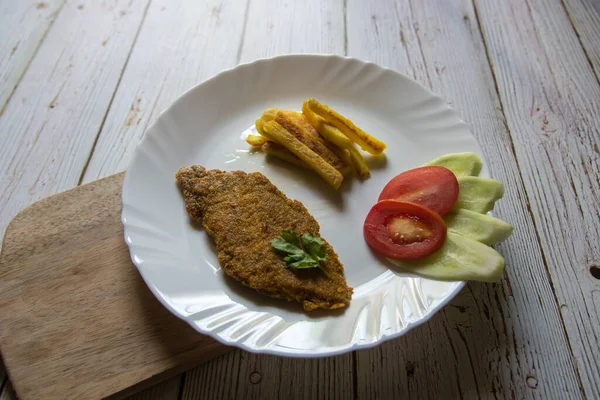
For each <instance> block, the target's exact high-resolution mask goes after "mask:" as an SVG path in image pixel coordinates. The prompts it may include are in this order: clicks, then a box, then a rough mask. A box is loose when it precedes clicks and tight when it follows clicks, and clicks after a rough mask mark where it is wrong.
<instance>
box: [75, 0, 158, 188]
mask: <svg viewBox="0 0 600 400" xmlns="http://www.w3.org/2000/svg"><path fill="white" fill-rule="evenodd" d="M150 3H152V0H148V3H147V4H146V7H145V8H144V13H143V14H142V19H141V22H140V24H139V26H138V28H137V31H136V32H135V35H134V38H133V41H132V42H131V46H130V47H129V52H128V53H127V57H126V58H125V63H124V64H123V68H121V73H120V74H119V79H118V80H117V85H116V86H115V90H114V91H113V93H112V96H111V97H110V100H109V102H108V106H107V107H106V111H105V112H104V116H103V117H102V122H100V127H99V128H98V131H97V132H96V137H95V138H94V142H93V143H92V148H91V149H90V152H89V155H88V158H87V160H86V162H85V165H84V166H83V168H82V169H81V174H80V175H79V180H78V181H77V186H80V185H81V184H82V183H83V178H84V176H85V173H86V171H87V169H88V166H89V165H90V161H91V160H92V157H93V155H94V151H95V150H96V145H97V144H98V139H99V138H100V134H101V133H102V128H104V123H105V122H106V117H107V116H108V113H109V111H110V108H111V106H112V103H113V101H114V99H115V95H116V94H117V91H118V90H119V86H121V80H122V79H123V75H124V74H125V69H126V68H127V64H129V59H130V58H131V53H133V48H134V47H135V44H136V43H137V39H138V37H139V35H140V31H141V30H142V26H143V25H144V21H146V15H147V14H148V9H149V8H150Z"/></svg>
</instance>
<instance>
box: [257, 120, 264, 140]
mask: <svg viewBox="0 0 600 400" xmlns="http://www.w3.org/2000/svg"><path fill="white" fill-rule="evenodd" d="M263 125H264V121H263V120H262V119H257V120H256V121H255V122H254V126H255V127H256V131H257V132H258V133H260V134H261V136H265V131H264V129H263Z"/></svg>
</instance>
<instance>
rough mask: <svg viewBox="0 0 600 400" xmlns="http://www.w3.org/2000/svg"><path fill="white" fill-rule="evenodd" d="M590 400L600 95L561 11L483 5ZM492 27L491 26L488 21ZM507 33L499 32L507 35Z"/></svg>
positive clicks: (534, 210)
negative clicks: (592, 271) (592, 270)
mask: <svg viewBox="0 0 600 400" xmlns="http://www.w3.org/2000/svg"><path fill="white" fill-rule="evenodd" d="M476 7H477V12H478V15H479V16H480V19H481V21H482V31H483V34H484V38H485V41H486V45H487V51H488V55H489V57H490V59H491V61H492V62H493V65H494V76H495V80H496V83H497V87H498V90H499V93H500V99H501V101H502V105H503V109H504V113H505V115H506V120H507V123H508V126H509V128H510V131H511V137H512V140H513V146H514V149H515V154H516V156H517V160H518V162H519V166H520V171H521V176H522V178H523V182H524V184H525V188H526V197H524V198H523V201H524V202H525V203H526V204H527V207H528V209H529V211H530V212H531V214H532V216H533V219H534V222H535V224H536V227H537V231H538V233H539V237H538V240H539V242H540V245H541V246H542V249H543V250H544V255H545V258H544V260H543V261H544V263H545V266H546V268H547V270H548V272H549V274H550V276H551V279H552V285H553V288H554V292H555V296H556V300H557V302H558V304H559V305H560V311H561V314H562V317H563V319H564V321H565V324H564V325H565V330H566V333H567V336H568V338H569V342H570V345H571V349H572V351H573V355H574V359H575V362H576V365H577V367H578V371H579V374H580V377H581V382H582V385H583V389H584V392H585V394H586V395H587V397H588V398H590V399H597V398H600V346H598V343H600V340H599V339H600V323H598V320H599V317H600V314H599V313H600V296H599V295H598V294H599V293H600V281H599V280H598V279H596V278H594V277H593V276H592V274H591V269H592V268H593V267H594V266H597V265H598V264H599V263H600V236H599V233H598V226H599V225H600V172H599V171H600V169H599V168H598V165H599V162H600V151H599V150H598V149H599V148H600V120H599V119H598V116H597V110H599V109H600V85H598V81H597V79H596V76H595V75H594V72H593V70H592V68H591V66H590V64H589V62H588V60H587V58H586V55H585V53H584V51H583V49H582V47H581V45H580V43H579V40H578V38H577V35H576V32H575V31H574V29H573V26H572V24H571V22H570V20H569V17H568V15H567V13H566V11H565V9H564V8H563V5H562V4H561V3H560V2H559V1H550V2H549V1H544V0H541V1H538V0H528V1H523V2H521V1H511V2H495V1H476ZM492 20H493V21H495V22H494V23H492V22H491V21H492ZM500 27H501V28H500Z"/></svg>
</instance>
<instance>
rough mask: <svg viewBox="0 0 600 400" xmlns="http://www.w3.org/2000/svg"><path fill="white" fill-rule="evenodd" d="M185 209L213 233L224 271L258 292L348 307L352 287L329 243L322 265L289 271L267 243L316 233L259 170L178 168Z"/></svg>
mask: <svg viewBox="0 0 600 400" xmlns="http://www.w3.org/2000/svg"><path fill="white" fill-rule="evenodd" d="M175 177H176V179H177V181H178V182H179V184H180V186H181V188H182V190H183V196H184V199H185V202H186V209H187V212H188V214H189V215H190V217H191V218H192V219H194V220H195V221H197V222H200V223H201V224H202V225H203V226H204V228H205V229H206V231H207V232H208V233H209V234H210V235H211V236H212V237H213V239H214V240H215V244H216V247H217V252H218V258H219V263H220V264H221V267H222V268H223V271H224V272H225V273H226V274H227V275H229V276H231V277H232V278H234V279H236V280H237V281H239V282H241V283H242V284H244V285H246V286H248V287H251V288H253V289H255V290H256V291H258V292H259V293H261V294H264V295H267V296H270V297H275V298H278V299H285V300H288V301H294V300H295V301H298V302H300V303H301V304H302V306H303V307H304V309H305V310H307V311H311V310H314V309H317V308H323V309H336V308H342V307H346V306H348V304H350V299H351V297H352V288H350V287H348V285H347V284H346V279H345V278H344V268H343V266H342V264H341V263H340V261H339V259H338V256H337V254H336V253H335V251H334V250H333V248H332V247H331V245H330V244H329V243H327V242H326V241H324V242H325V244H324V245H325V247H326V249H327V259H326V260H325V261H324V262H323V263H322V266H323V268H324V269H325V270H326V271H327V273H328V275H330V277H331V278H329V277H327V275H326V274H324V273H323V271H321V270H320V269H319V268H312V269H302V270H297V271H292V270H290V269H288V268H287V267H286V265H285V262H284V261H283V260H282V258H281V257H280V256H279V255H278V254H277V253H276V252H275V250H274V249H273V248H272V247H271V240H273V239H274V238H276V237H278V236H279V235H281V234H282V233H283V231H285V230H289V231H292V232H296V233H297V234H298V235H300V234H302V233H311V234H313V235H317V236H318V235H319V230H320V228H319V224H318V223H317V221H316V220H315V219H314V218H313V217H312V216H311V215H310V214H309V213H308V211H307V210H306V208H305V207H304V205H303V204H302V203H300V202H299V201H295V200H290V199H288V198H287V197H286V196H285V195H284V194H283V193H282V192H281V191H280V190H279V189H277V187H275V185H273V184H272V183H271V182H270V181H269V180H268V179H267V178H266V177H265V176H264V175H263V174H261V173H259V172H255V173H245V172H242V171H233V172H224V171H219V170H206V169H205V168H204V167H202V166H200V165H193V166H190V167H182V168H180V169H179V171H178V172H177V174H176V176H175Z"/></svg>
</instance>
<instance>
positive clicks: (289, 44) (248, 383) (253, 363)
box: [183, 0, 354, 399]
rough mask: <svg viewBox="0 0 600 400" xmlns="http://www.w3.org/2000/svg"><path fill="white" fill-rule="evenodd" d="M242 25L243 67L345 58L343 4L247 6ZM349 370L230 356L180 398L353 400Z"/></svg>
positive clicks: (256, 0)
mask: <svg viewBox="0 0 600 400" xmlns="http://www.w3.org/2000/svg"><path fill="white" fill-rule="evenodd" d="M245 25H246V29H245V34H244V41H243V43H242V48H241V51H240V59H241V61H242V62H246V61H251V60H254V59H257V58H261V57H272V56H276V55H279V54H287V53H301V52H326V53H334V54H344V35H343V32H344V9H343V2H342V1H334V2H318V1H314V0H311V1H308V2H294V1H282V2H272V1H268V0H251V1H250V8H249V9H248V19H247V21H246V23H245ZM352 370H353V364H352V354H346V355H343V356H340V357H336V358H321V359H317V360H306V359H286V358H278V357H273V356H265V355H257V354H253V353H247V352H244V351H241V350H235V351H234V352H232V354H228V355H226V356H224V357H221V358H219V359H217V360H214V362H211V363H210V364H206V365H203V366H201V367H199V368H197V369H195V370H193V371H192V372H187V373H186V376H185V380H184V387H183V394H184V396H183V397H184V398H185V399H194V398H253V399H254V398H256V399H259V398H264V399H270V398H289V399H312V398H331V399H337V398H340V399H341V398H352V397H353V396H354V393H353V386H352V385H353V383H352ZM223 381H224V382H225V383H223ZM257 381H258V382H257ZM291 382H293V384H291ZM317 383H318V384H317Z"/></svg>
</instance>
